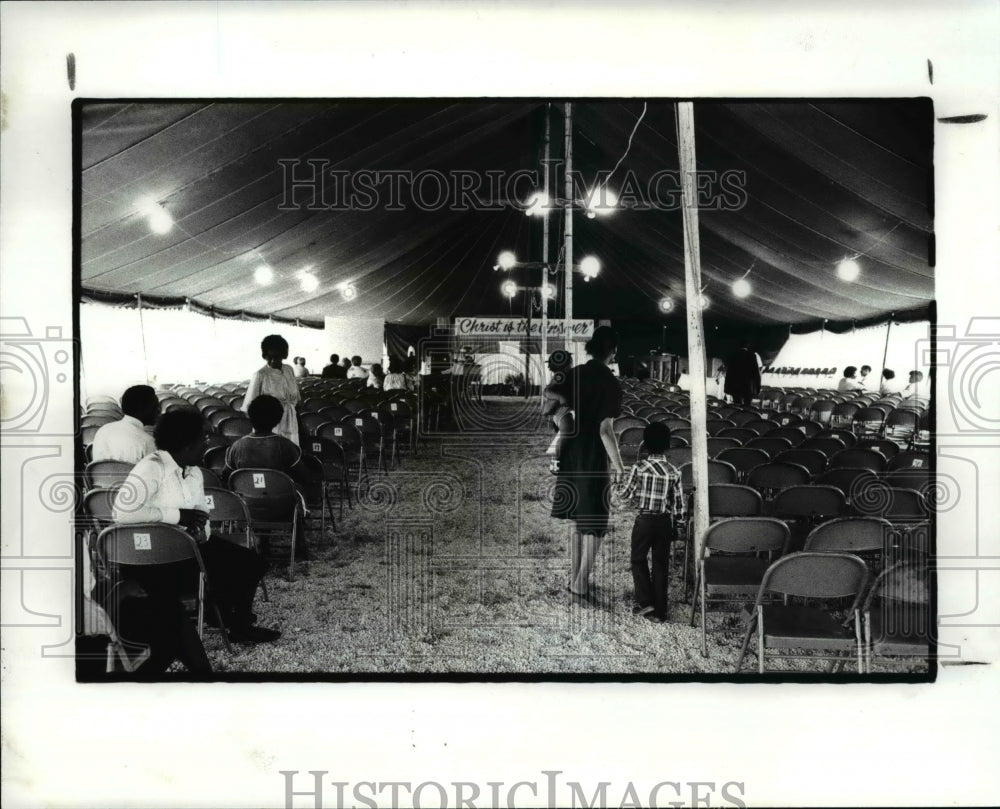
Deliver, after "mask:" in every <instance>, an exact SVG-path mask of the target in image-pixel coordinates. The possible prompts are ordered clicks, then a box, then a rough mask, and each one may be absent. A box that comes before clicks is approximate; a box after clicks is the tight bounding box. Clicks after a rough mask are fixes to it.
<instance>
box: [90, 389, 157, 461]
mask: <svg viewBox="0 0 1000 809" xmlns="http://www.w3.org/2000/svg"><path fill="white" fill-rule="evenodd" d="M121 405H122V413H124V415H123V416H122V417H121V419H119V420H118V421H113V422H111V423H110V424H105V425H104V426H103V427H101V428H100V429H99V430H98V431H97V432H96V433H95V434H94V444H93V447H92V448H91V453H92V458H93V460H95V461H122V462H123V463H132V464H134V463H138V462H139V461H141V460H142V459H143V458H145V457H146V456H147V455H149V453H151V452H156V442H155V441H153V436H151V435H150V434H149V433H147V432H146V431H145V430H144V429H143V427H151V426H153V425H154V424H156V420H157V418H159V416H160V400H159V399H157V398H156V391H154V390H153V389H152V388H151V387H150V386H149V385H133V386H132V387H131V388H129V389H128V390H126V391H125V393H123V394H122V399H121Z"/></svg>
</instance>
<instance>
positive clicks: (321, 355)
mask: <svg viewBox="0 0 1000 809" xmlns="http://www.w3.org/2000/svg"><path fill="white" fill-rule="evenodd" d="M268 334H280V335H281V336H282V337H284V338H285V339H286V340H287V341H288V344H289V362H291V357H294V356H302V357H305V358H306V367H307V368H308V369H309V370H310V372H312V373H319V372H320V371H321V370H322V369H323V365H324V364H325V363H326V361H327V357H328V355H329V353H330V352H329V351H328V350H327V342H328V339H329V338H328V337H327V336H326V333H325V332H324V330H323V329H308V328H304V327H301V326H292V325H286V324H280V323H269V322H267V321H242V320H223V319H220V318H212V317H207V316H205V315H201V314H198V313H195V312H189V311H186V310H184V309H145V308H144V309H143V310H142V312H141V318H140V312H139V311H138V310H137V309H128V308H124V307H116V306H108V305H106V304H100V303H85V304H82V305H81V306H80V362H81V374H80V377H81V379H80V395H81V397H82V398H83V400H84V401H86V399H87V397H88V396H95V395H99V394H104V395H109V396H114V397H116V398H117V397H119V396H121V393H122V391H123V390H125V388H127V387H129V386H130V385H140V384H148V385H153V386H154V387H155V386H157V385H161V384H164V383H184V384H191V383H194V382H207V383H216V384H221V383H224V382H237V381H240V380H245V379H249V378H250V374H252V373H253V372H254V370H256V369H257V368H259V367H260V366H261V365H263V364H264V360H263V359H262V358H261V356H260V341H261V340H262V339H263V338H264V337H265V336H266V335H268Z"/></svg>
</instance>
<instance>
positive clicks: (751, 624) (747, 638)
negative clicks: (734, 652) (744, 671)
mask: <svg viewBox="0 0 1000 809" xmlns="http://www.w3.org/2000/svg"><path fill="white" fill-rule="evenodd" d="M756 611H757V610H756V608H755V609H754V612H756ZM754 623H755V622H754V615H753V614H751V615H750V619H749V620H748V621H747V631H746V633H745V634H744V635H743V647H742V648H741V649H740V659H739V660H738V661H737V663H736V673H737V674H739V671H740V669H741V668H743V658H745V657H746V654H747V649H748V648H749V647H750V636H751V635H752V634H753V631H754V629H756V627H755V626H754Z"/></svg>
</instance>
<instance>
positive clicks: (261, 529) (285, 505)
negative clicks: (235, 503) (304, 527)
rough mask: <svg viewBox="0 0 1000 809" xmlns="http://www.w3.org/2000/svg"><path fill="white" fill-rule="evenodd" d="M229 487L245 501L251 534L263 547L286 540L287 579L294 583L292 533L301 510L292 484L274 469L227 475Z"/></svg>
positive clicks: (300, 497)
mask: <svg viewBox="0 0 1000 809" xmlns="http://www.w3.org/2000/svg"><path fill="white" fill-rule="evenodd" d="M229 488H230V489H231V490H232V491H234V492H236V493H237V494H238V495H240V496H241V497H242V498H243V500H244V502H246V504H247V509H248V511H249V512H250V518H251V520H252V521H253V531H254V534H255V535H256V536H257V538H258V540H264V541H265V547H266V545H267V543H269V542H271V541H273V540H275V539H288V541H289V545H290V546H291V550H290V552H289V561H288V578H289V580H294V578H295V544H296V543H295V540H296V533H297V531H298V525H299V518H300V517H301V516H302V513H303V512H304V510H305V507H304V503H303V501H302V496H301V495H300V494H299V491H298V489H297V488H296V486H295V483H294V482H293V481H292V479H291V478H290V477H289V476H288V475H286V474H285V473H284V472H279V471H277V470H275V469H237V470H236V471H234V472H233V473H232V474H231V475H230V476H229Z"/></svg>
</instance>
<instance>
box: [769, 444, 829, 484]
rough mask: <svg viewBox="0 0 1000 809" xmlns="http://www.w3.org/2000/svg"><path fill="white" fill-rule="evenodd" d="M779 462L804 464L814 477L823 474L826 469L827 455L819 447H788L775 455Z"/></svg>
mask: <svg viewBox="0 0 1000 809" xmlns="http://www.w3.org/2000/svg"><path fill="white" fill-rule="evenodd" d="M774 460H775V461H776V462H778V463H793V464H797V465H798V466H804V467H805V468H806V469H808V470H809V474H810V475H812V476H813V477H816V476H818V475H821V474H822V473H823V472H824V470H825V469H826V461H827V458H826V455H824V454H823V453H822V452H820V451H819V450H818V449H788V450H785V451H784V452H780V453H778V454H777V455H775V456H774Z"/></svg>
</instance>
